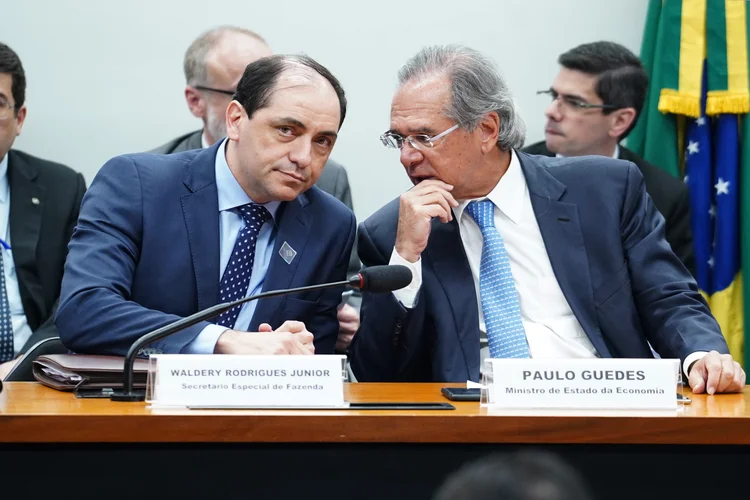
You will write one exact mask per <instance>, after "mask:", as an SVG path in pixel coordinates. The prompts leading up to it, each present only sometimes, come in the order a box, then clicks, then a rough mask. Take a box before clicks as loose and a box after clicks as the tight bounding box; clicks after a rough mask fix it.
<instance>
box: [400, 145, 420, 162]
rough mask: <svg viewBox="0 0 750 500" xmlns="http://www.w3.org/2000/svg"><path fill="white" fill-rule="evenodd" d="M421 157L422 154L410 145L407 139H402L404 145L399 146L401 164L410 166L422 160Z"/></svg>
mask: <svg viewBox="0 0 750 500" xmlns="http://www.w3.org/2000/svg"><path fill="white" fill-rule="evenodd" d="M423 158H424V155H423V154H422V152H421V151H420V150H418V149H417V148H415V147H414V146H412V145H411V143H410V142H409V141H404V146H403V147H402V148H401V165H403V166H404V167H411V166H412V165H414V164H416V163H419V162H420V161H422V159H423Z"/></svg>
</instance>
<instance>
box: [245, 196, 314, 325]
mask: <svg viewBox="0 0 750 500" xmlns="http://www.w3.org/2000/svg"><path fill="white" fill-rule="evenodd" d="M307 205H308V200H307V197H306V196H305V195H304V194H301V195H299V196H298V197H297V198H296V199H295V200H293V201H290V202H286V203H284V204H283V206H282V207H280V209H279V211H278V212H277V214H278V216H277V218H276V219H277V222H276V224H277V228H276V230H277V233H276V237H275V240H276V241H275V243H274V247H273V254H272V255H271V262H270V264H269V266H268V272H267V273H266V278H265V281H264V282H263V291H264V292H267V291H270V290H282V289H284V288H289V285H290V283H291V282H292V278H293V277H294V274H295V272H297V266H298V265H299V263H300V261H301V260H302V254H303V253H304V252H305V250H306V246H307V240H308V238H309V236H310V230H311V228H312V216H311V215H310V213H309V211H308V210H306V207H307ZM285 243H286V244H287V245H288V246H289V247H291V248H292V249H293V250H295V251H296V252H297V254H296V255H295V256H294V259H292V261H291V262H290V263H287V262H286V261H285V260H284V259H283V258H282V257H281V255H280V254H279V251H280V250H281V247H282V246H284V244H285ZM283 300H284V297H273V298H268V299H261V300H260V301H258V305H257V306H256V308H255V312H254V313H253V319H252V321H251V322H250V331H257V329H258V325H260V323H265V322H270V323H272V324H273V326H278V325H275V324H274V323H275V320H274V318H275V317H276V315H277V314H278V312H279V308H280V307H281V304H282V302H283Z"/></svg>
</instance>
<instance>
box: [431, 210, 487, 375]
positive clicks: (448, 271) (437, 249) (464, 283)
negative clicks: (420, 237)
mask: <svg viewBox="0 0 750 500" xmlns="http://www.w3.org/2000/svg"><path fill="white" fill-rule="evenodd" d="M426 253H427V256H428V260H429V262H430V265H431V266H432V267H433V268H434V270H435V276H436V277H437V279H438V281H439V282H440V285H441V286H442V288H443V291H444V292H445V295H446V296H447V298H448V303H449V304H450V306H451V310H452V312H453V320H454V322H455V325H456V329H455V332H456V336H457V337H458V343H459V345H460V346H461V351H462V353H463V357H464V361H465V362H466V367H467V369H468V373H467V375H466V376H467V377H468V378H469V379H470V380H478V378H479V350H478V349H477V342H478V340H479V317H478V316H477V311H478V306H477V297H476V290H475V288H474V280H473V278H472V277H471V268H470V267H469V260H468V258H467V257H466V251H465V250H464V246H463V243H462V241H461V234H460V233H459V229H458V221H457V220H456V219H455V218H454V219H453V220H452V221H451V222H450V223H448V224H444V223H442V222H441V221H440V220H439V219H434V220H433V221H432V229H431V230H430V244H429V245H428V246H427V249H426ZM467 311H468V312H467ZM472 374H474V376H472Z"/></svg>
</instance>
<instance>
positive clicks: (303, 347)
mask: <svg viewBox="0 0 750 500" xmlns="http://www.w3.org/2000/svg"><path fill="white" fill-rule="evenodd" d="M296 337H298V335H295V343H297V348H298V350H299V354H308V355H309V354H315V345H314V344H313V343H312V342H310V343H309V344H305V343H302V342H299V341H298V340H297V339H296Z"/></svg>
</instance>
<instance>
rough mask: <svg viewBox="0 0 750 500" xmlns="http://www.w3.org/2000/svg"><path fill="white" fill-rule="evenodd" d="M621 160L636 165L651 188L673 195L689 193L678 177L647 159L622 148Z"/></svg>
mask: <svg viewBox="0 0 750 500" xmlns="http://www.w3.org/2000/svg"><path fill="white" fill-rule="evenodd" d="M620 159H623V160H627V161H630V162H633V163H635V165H636V166H637V167H638V168H639V169H640V171H641V173H642V174H643V178H644V179H645V181H646V184H647V185H648V187H649V188H652V186H653V188H657V187H658V188H659V189H661V190H666V191H669V192H672V193H675V192H682V191H687V186H686V185H685V183H684V182H683V181H682V180H680V179H678V178H677V177H675V176H673V175H670V174H669V173H667V172H665V171H664V170H662V169H660V168H659V167H657V166H656V165H654V164H653V163H651V162H649V161H647V160H646V159H645V158H642V157H641V156H639V155H637V154H636V153H634V152H633V151H631V150H629V149H627V148H625V147H622V146H620Z"/></svg>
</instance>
